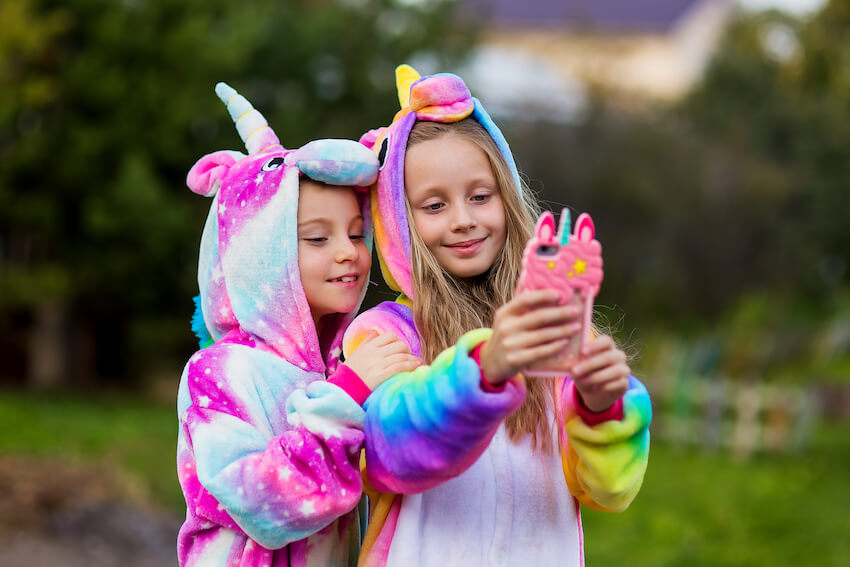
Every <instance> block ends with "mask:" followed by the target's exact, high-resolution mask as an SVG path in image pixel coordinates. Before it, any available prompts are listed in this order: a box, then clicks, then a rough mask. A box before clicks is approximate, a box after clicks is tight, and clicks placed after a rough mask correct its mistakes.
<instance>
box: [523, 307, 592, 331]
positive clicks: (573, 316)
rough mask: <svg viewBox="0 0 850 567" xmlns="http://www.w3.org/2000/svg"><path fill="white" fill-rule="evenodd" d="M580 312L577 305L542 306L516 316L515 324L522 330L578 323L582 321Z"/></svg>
mask: <svg viewBox="0 0 850 567" xmlns="http://www.w3.org/2000/svg"><path fill="white" fill-rule="evenodd" d="M580 314H581V310H580V308H578V307H577V306H575V305H564V306H558V307H540V308H538V309H534V310H532V311H529V312H527V313H524V314H523V315H520V316H518V317H516V318H515V320H514V325H515V327H516V329H517V330H520V329H539V328H540V327H551V326H554V325H563V324H566V323H576V322H580V318H579V317H580Z"/></svg>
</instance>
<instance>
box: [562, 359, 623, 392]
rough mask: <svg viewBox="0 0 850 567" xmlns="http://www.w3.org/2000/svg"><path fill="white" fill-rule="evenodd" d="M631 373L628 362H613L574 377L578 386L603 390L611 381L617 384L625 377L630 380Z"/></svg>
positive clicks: (592, 389)
mask: <svg viewBox="0 0 850 567" xmlns="http://www.w3.org/2000/svg"><path fill="white" fill-rule="evenodd" d="M630 373H631V369H630V368H629V366H628V365H627V364H613V365H611V366H607V367H605V368H603V369H601V370H599V371H597V372H593V373H591V374H589V375H587V376H580V377H578V378H575V377H574V378H573V379H574V380H575V381H576V386H580V387H581V388H586V389H588V390H590V391H602V390H605V389H606V388H607V386H608V384H610V383H614V384H616V383H618V382H621V381H622V380H624V379H625V380H628V376H629V374H630Z"/></svg>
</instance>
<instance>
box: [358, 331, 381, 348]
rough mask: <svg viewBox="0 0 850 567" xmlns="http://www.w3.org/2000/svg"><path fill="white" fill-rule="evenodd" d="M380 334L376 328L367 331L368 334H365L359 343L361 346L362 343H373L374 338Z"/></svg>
mask: <svg viewBox="0 0 850 567" xmlns="http://www.w3.org/2000/svg"><path fill="white" fill-rule="evenodd" d="M378 336H379V335H378V332H377V331H374V330H369V331H366V334H365V335H364V336H363V338H362V339H360V343H359V345H360V346H362V345H364V344H366V343H371V342H372V341H373V340H375V339H376V338H377V337H378Z"/></svg>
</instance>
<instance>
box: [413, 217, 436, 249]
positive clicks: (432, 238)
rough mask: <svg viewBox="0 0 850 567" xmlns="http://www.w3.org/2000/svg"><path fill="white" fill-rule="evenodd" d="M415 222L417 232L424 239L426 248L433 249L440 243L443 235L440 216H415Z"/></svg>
mask: <svg viewBox="0 0 850 567" xmlns="http://www.w3.org/2000/svg"><path fill="white" fill-rule="evenodd" d="M413 222H414V223H415V224H416V227H415V229H416V232H418V233H419V237H420V238H422V240H423V242H425V245H426V246H428V247H431V246H433V245H435V244H437V243H439V241H440V238H441V237H442V235H443V228H442V222H441V220H440V215H426V214H424V213H419V214H415V215H413Z"/></svg>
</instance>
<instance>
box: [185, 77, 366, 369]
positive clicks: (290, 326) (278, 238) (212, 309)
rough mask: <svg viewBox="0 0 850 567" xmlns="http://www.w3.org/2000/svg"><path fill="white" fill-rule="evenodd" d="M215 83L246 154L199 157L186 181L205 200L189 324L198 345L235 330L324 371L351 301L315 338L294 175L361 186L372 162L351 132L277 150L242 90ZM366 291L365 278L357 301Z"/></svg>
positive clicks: (270, 132)
mask: <svg viewBox="0 0 850 567" xmlns="http://www.w3.org/2000/svg"><path fill="white" fill-rule="evenodd" d="M215 91H216V94H217V95H218V96H219V98H220V99H221V100H222V102H224V103H225V104H226V105H227V109H228V111H229V112H230V116H231V117H232V118H233V121H234V123H235V124H236V129H237V131H238V132H239V135H240V136H241V138H242V140H243V141H244V142H245V147H246V148H247V150H248V154H247V155H245V154H242V153H240V152H236V151H219V152H215V153H212V154H209V155H206V156H204V157H202V158H201V159H200V160H199V161H198V162H197V163H196V164H195V165H194V166H193V167H192V169H191V170H190V171H189V175H188V176H187V179H186V182H187V184H188V185H189V188H190V189H191V190H192V191H194V192H195V193H198V194H201V195H204V196H206V197H212V199H213V202H212V206H211V207H210V212H209V215H208V217H207V221H206V225H205V226H204V232H203V236H202V238H201V251H200V258H199V262H198V284H199V286H200V291H201V293H200V298H199V300H198V311H196V316H195V319H194V321H193V327H194V329H195V331H196V333H198V335H199V337H200V338H201V343H202V345H201V346H206V344H211V343H212V342H213V341H218V340H219V339H221V338H222V337H224V335H226V334H227V333H229V332H231V331H233V330H234V329H237V328H238V329H241V330H242V331H244V332H245V333H247V334H248V335H249V336H250V337H251V338H252V339H254V340H255V341H259V342H261V343H264V344H265V345H267V346H268V347H269V348H271V349H272V350H274V351H275V352H277V354H279V355H280V356H282V357H283V358H285V359H286V360H287V361H289V362H291V363H292V364H294V365H296V366H298V367H300V368H302V369H304V370H308V371H325V370H326V369H325V363H324V360H327V361H328V366H329V368H328V369H327V370H328V371H332V370H333V367H335V366H336V364H335V361H336V359H337V358H338V355H339V350H338V349H339V348H340V343H341V339H342V334H343V332H344V331H345V328H346V327H347V325H348V323H349V322H350V321H351V320H352V319H353V318H354V316H355V314H356V312H357V309H355V310H354V311H352V312H351V313H347V314H336V315H330V316H328V317H329V318H333V319H332V320H330V321H328V324H326V325H323V330H322V334H323V336H322V337H318V336H317V332H316V328H315V325H314V324H313V319H312V316H311V314H310V307H309V305H308V304H307V299H306V297H305V295H304V290H303V288H302V287H301V276H300V273H299V270H298V181H299V176H301V175H302V174H303V175H306V176H307V177H309V178H311V179H313V180H315V181H320V182H324V183H329V184H331V185H342V186H357V187H363V186H369V185H371V184H372V183H374V182H375V178H376V175H377V167H378V160H377V158H376V157H375V154H374V152H372V151H369V149H368V148H366V147H365V146H363V145H362V144H360V143H357V142H355V141H352V140H316V141H313V142H310V143H308V144H306V145H305V146H302V147H301V148H299V149H297V150H287V149H284V147H283V146H282V145H281V143H280V141H279V140H278V138H277V135H276V134H275V133H274V131H273V130H272V129H271V128H270V127H269V125H268V123H267V122H266V120H265V118H263V116H262V114H260V113H259V112H258V111H257V110H255V109H254V108H253V107H252V106H251V104H250V103H249V102H248V101H247V100H246V99H245V98H244V97H243V96H242V95H240V94H238V93H237V92H236V91H235V90H234V89H232V88H231V87H230V86H228V85H226V84H225V83H219V84H217V85H216V87H215ZM368 200H369V199H368V195H367V194H365V191H360V192H358V201H359V203H360V209H361V212H362V214H363V218H364V228H363V230H364V235H365V236H366V242H367V245H368V246H369V249H370V250H371V232H372V226H371V225H372V223H371V214H370V210H369V204H368ZM365 292H366V286H364V288H363V294H361V297H360V301H361V302H362V300H363V295H365ZM358 306H359V304H358ZM205 343H206V344H205ZM320 345H321V347H320ZM329 355H330V356H329Z"/></svg>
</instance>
